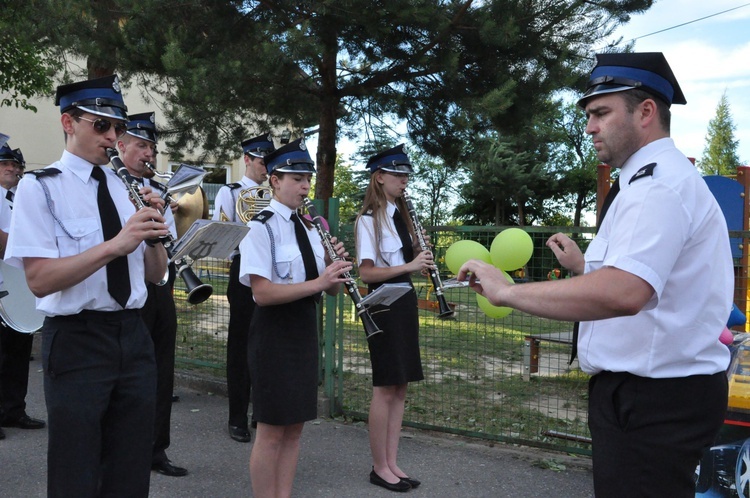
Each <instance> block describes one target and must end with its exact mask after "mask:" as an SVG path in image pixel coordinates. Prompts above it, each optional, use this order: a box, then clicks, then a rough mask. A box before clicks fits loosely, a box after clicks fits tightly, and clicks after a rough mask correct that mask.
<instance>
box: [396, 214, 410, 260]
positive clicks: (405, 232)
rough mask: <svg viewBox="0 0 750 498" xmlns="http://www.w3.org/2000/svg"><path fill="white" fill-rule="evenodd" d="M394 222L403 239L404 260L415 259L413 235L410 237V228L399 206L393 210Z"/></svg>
mask: <svg viewBox="0 0 750 498" xmlns="http://www.w3.org/2000/svg"><path fill="white" fill-rule="evenodd" d="M393 224H394V225H396V232H398V238H399V239H401V252H402V253H403V255H404V261H406V262H407V263H409V262H411V261H412V260H413V259H414V246H413V245H412V243H411V237H409V229H408V228H407V227H406V223H404V219H403V218H402V217H401V213H400V212H399V210H398V208H397V209H396V211H394V212H393Z"/></svg>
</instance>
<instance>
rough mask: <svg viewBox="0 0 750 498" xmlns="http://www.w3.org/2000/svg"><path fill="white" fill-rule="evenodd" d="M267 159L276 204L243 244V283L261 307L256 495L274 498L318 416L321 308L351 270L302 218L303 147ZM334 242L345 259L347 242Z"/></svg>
mask: <svg viewBox="0 0 750 498" xmlns="http://www.w3.org/2000/svg"><path fill="white" fill-rule="evenodd" d="M265 161H266V169H267V170H268V174H269V181H270V184H271V188H272V189H273V199H272V200H271V202H270V204H269V206H268V208H267V209H265V210H263V211H262V212H261V213H259V214H257V215H256V216H255V217H254V218H253V219H252V220H251V221H250V223H249V224H248V226H250V232H249V233H248V235H247V236H246V237H245V239H244V240H243V241H242V243H241V244H240V254H241V263H240V282H242V283H245V284H246V285H247V283H248V280H249V283H250V284H251V286H252V289H253V296H254V298H255V302H256V303H257V307H256V310H255V312H254V314H253V318H252V321H251V322H250V336H249V340H248V362H249V366H250V374H251V378H252V379H253V389H252V402H253V415H254V417H255V419H256V420H257V422H258V428H257V432H256V435H255V444H254V445H253V450H252V453H251V455H250V480H251V482H252V487H253V496H255V497H256V498H263V497H274V498H276V497H286V496H291V493H292V484H293V482H294V474H295V472H296V469H297V460H298V458H299V448H300V446H299V440H300V436H301V434H302V427H303V425H304V423H305V422H306V421H308V420H313V419H315V418H316V417H317V394H318V333H317V321H316V303H317V302H318V300H319V299H320V294H321V292H323V291H325V292H327V293H328V294H331V295H335V294H337V293H338V291H339V289H340V284H341V283H342V282H344V279H343V278H341V277H340V275H341V273H343V272H346V271H348V270H349V269H351V267H352V265H351V263H348V262H346V261H343V260H342V261H337V262H334V263H331V262H330V259H329V258H328V255H326V254H325V250H324V248H323V245H322V244H321V241H320V238H319V236H318V233H317V232H316V231H314V230H311V229H310V228H309V227H308V226H307V225H306V224H305V222H304V221H303V220H302V219H301V218H300V217H299V215H298V213H297V209H298V208H299V207H300V206H301V205H302V201H303V199H304V198H306V197H307V194H308V193H309V191H310V180H311V178H312V174H313V173H314V172H315V168H314V163H313V161H312V159H311V158H310V155H309V154H308V152H307V150H306V148H305V145H304V143H303V142H301V141H300V140H297V141H295V142H292V143H290V144H288V145H285V146H284V147H281V148H280V149H278V150H276V151H275V152H272V153H271V154H268V155H267V156H266V157H265ZM332 242H333V243H334V249H335V250H336V253H337V254H338V255H339V256H342V258H343V257H345V256H346V255H347V253H346V252H345V251H344V248H343V244H341V243H336V241H335V239H333V240H332ZM326 265H328V266H326Z"/></svg>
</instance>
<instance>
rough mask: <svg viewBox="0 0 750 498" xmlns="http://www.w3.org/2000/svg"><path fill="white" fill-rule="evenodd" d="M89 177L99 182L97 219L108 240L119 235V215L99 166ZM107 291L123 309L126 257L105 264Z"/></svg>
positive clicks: (127, 285)
mask: <svg viewBox="0 0 750 498" xmlns="http://www.w3.org/2000/svg"><path fill="white" fill-rule="evenodd" d="M91 176H92V177H94V179H95V180H96V181H98V182H99V186H98V187H97V191H96V203H97V204H98V205H99V217H100V218H101V220H102V231H103V232H104V240H110V239H112V238H114V236H115V235H117V234H118V233H120V230H121V229H122V224H120V215H119V214H118V213H117V208H116V207H115V202H114V201H113V200H112V197H111V196H110V195H109V189H108V188H107V177H106V175H105V174H104V171H103V170H102V168H101V167H99V166H94V169H93V171H92V172H91ZM107 290H108V291H109V294H110V295H111V296H112V297H113V298H114V300H115V301H117V302H118V303H119V304H120V306H122V307H123V308H125V305H126V304H127V303H128V298H129V297H130V273H129V272H128V258H127V256H120V257H118V258H115V259H113V260H112V261H110V262H109V263H107Z"/></svg>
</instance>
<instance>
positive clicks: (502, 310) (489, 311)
mask: <svg viewBox="0 0 750 498" xmlns="http://www.w3.org/2000/svg"><path fill="white" fill-rule="evenodd" d="M503 276H504V277H505V280H507V281H508V282H510V283H511V284H515V283H516V282H515V281H514V280H513V277H511V276H510V275H508V274H507V273H505V272H503ZM477 305H478V306H479V309H481V310H482V311H484V314H485V315H487V316H488V317H490V318H505V317H506V316H508V315H510V313H511V312H512V311H513V308H509V307H507V306H494V305H493V304H492V303H490V302H489V300H487V298H486V297H484V296H482V295H481V294H477Z"/></svg>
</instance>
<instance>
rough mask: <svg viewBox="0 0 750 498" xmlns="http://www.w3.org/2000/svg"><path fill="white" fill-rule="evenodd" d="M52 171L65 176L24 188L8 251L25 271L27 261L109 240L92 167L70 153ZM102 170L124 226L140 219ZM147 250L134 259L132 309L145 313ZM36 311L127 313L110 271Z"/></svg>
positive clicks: (30, 178) (119, 185)
mask: <svg viewBox="0 0 750 498" xmlns="http://www.w3.org/2000/svg"><path fill="white" fill-rule="evenodd" d="M50 167H51V168H56V169H58V170H60V171H61V172H60V173H59V174H56V175H49V176H44V177H42V178H36V177H35V176H34V175H33V174H26V175H24V177H23V179H22V180H21V181H20V183H19V185H18V191H17V192H16V197H15V201H14V207H13V211H14V214H13V217H12V220H11V226H10V236H9V238H8V249H7V251H6V260H7V262H8V263H9V264H11V265H13V266H16V267H18V268H23V261H22V260H23V258H27V257H35V258H64V257H66V256H73V255H76V254H80V253H82V252H84V251H86V250H88V249H91V248H92V247H94V246H96V245H98V244H101V243H102V242H103V241H104V235H103V232H102V225H101V220H100V218H99V208H98V206H97V201H96V193H97V185H98V182H97V181H96V180H95V179H93V178H91V171H92V165H91V163H89V162H87V161H85V160H83V159H81V158H80V157H78V156H75V155H74V154H71V153H69V152H68V151H64V152H63V155H62V157H61V158H60V160H59V161H58V162H56V163H54V164H52V165H51V166H50ZM102 168H103V169H104V172H105V174H106V178H107V187H108V188H109V193H110V195H111V196H112V200H113V201H114V203H115V206H116V207H117V211H118V213H119V214H120V223H121V224H122V225H123V226H124V225H125V223H126V222H127V220H128V219H129V218H130V217H131V216H132V215H133V214H135V206H134V205H133V203H132V202H131V201H130V197H129V196H128V190H127V188H126V187H125V185H124V184H123V182H122V180H121V179H120V178H119V177H118V176H117V174H116V173H115V172H114V170H112V168H109V167H107V166H102ZM45 187H46V190H47V191H48V192H49V198H48V196H47V195H45ZM145 248H146V245H145V243H141V244H140V245H139V246H138V247H137V248H136V250H135V251H133V252H132V253H130V254H128V271H129V275H130V288H131V292H130V298H129V299H128V302H127V305H126V308H127V309H138V308H142V307H143V305H144V303H145V302H146V283H145V279H144V275H145V267H144V251H145ZM36 307H37V310H38V311H40V312H41V313H43V314H44V315H46V316H57V315H74V314H76V313H79V312H80V311H82V310H96V311H116V310H120V309H122V308H121V307H120V305H119V304H117V302H116V301H115V300H114V299H113V298H112V296H110V295H109V292H108V291H107V273H106V267H102V268H100V269H98V270H97V271H96V272H94V273H93V274H92V275H90V276H89V277H88V278H86V279H85V280H84V281H82V282H80V283H78V284H76V285H74V286H73V287H70V288H68V289H64V290H62V291H58V292H55V293H53V294H50V295H48V296H45V297H42V298H37V299H36Z"/></svg>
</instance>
